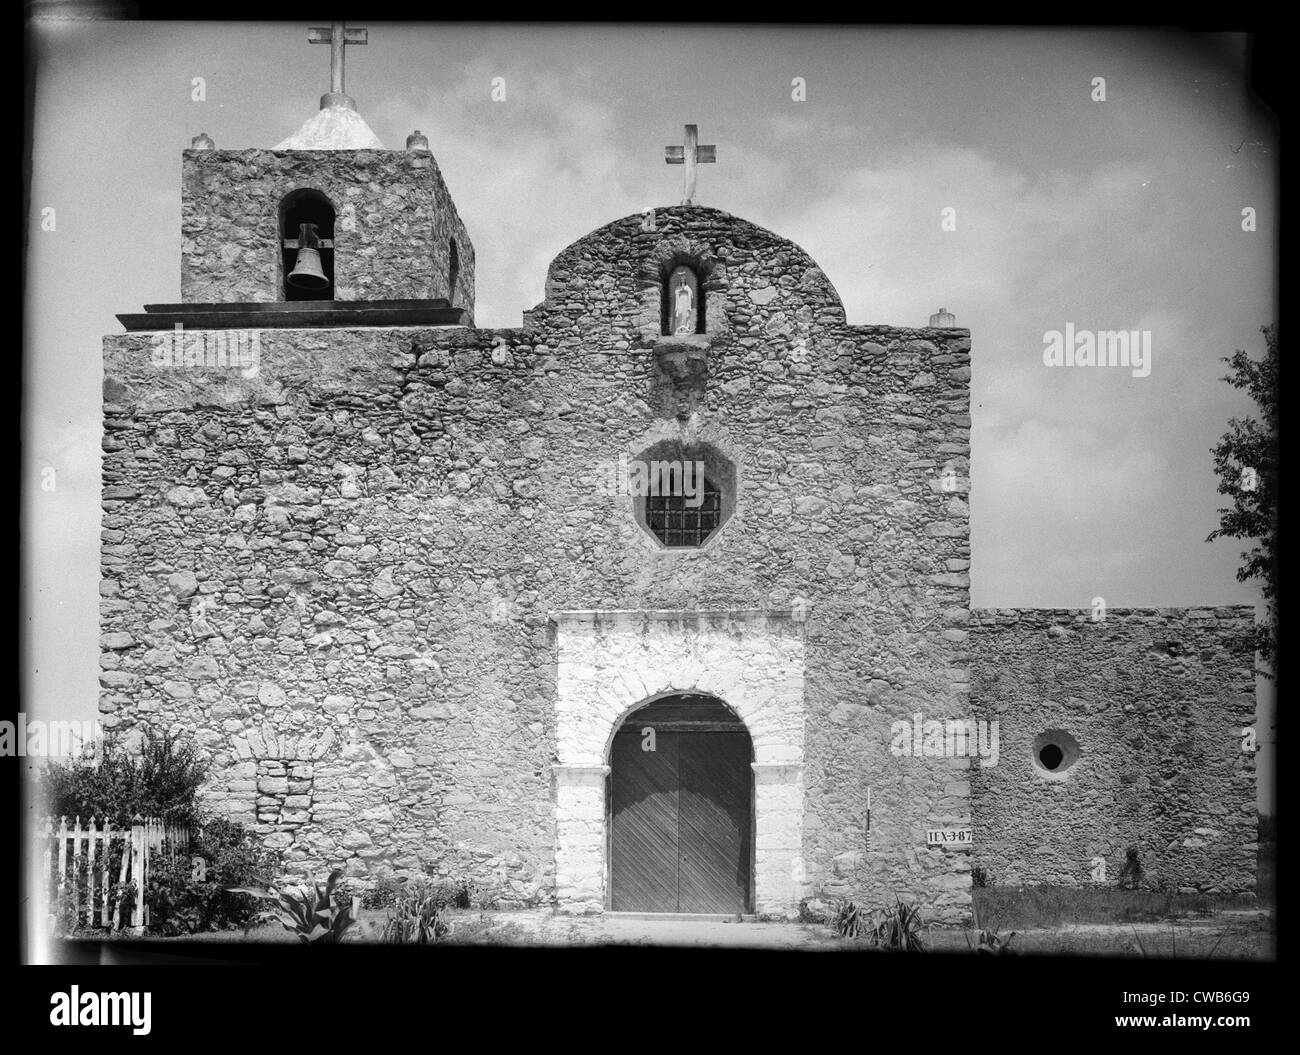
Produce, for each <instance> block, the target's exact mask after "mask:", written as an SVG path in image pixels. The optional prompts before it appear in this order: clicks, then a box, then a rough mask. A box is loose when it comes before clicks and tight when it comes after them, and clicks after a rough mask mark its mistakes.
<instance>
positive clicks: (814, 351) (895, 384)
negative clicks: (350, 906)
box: [101, 152, 970, 920]
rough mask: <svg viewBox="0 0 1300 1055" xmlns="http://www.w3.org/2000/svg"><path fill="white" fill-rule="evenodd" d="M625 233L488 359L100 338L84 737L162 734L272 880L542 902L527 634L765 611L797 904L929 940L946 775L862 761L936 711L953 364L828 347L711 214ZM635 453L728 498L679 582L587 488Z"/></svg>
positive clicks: (534, 677) (816, 305) (676, 570)
mask: <svg viewBox="0 0 1300 1055" xmlns="http://www.w3.org/2000/svg"><path fill="white" fill-rule="evenodd" d="M263 153H264V152H263ZM359 153H364V152H359ZM377 153H378V152H377ZM266 156H268V157H269V156H270V155H266ZM385 156H387V155H385ZM381 161H382V159H379V158H377V159H376V164H379V163H380V162H381ZM257 163H259V159H258V158H252V157H250V158H249V159H248V164H250V165H253V164H257ZM396 163H398V164H400V161H398V162H396ZM189 164H190V162H189V161H188V159H187V166H188V165H189ZM205 164H211V162H210V161H205V160H198V161H196V162H194V166H195V168H194V171H196V172H197V171H199V170H200V169H201V168H202V166H203V165H205ZM187 171H189V170H188V169H187ZM204 178H205V179H206V178H224V177H217V176H216V172H215V171H214V172H205V175H204ZM272 183H273V180H272V179H271V178H270V177H269V176H268V180H267V186H268V188H270V187H271V185H272ZM278 193H279V191H278V189H277V190H276V192H275V193H272V192H271V191H270V190H269V189H268V192H267V194H266V200H267V201H268V202H269V201H271V200H273V199H274V200H278V198H277V197H276V195H277V194H278ZM197 201H198V198H197V197H194V198H192V203H191V204H190V205H188V206H187V210H188V211H187V224H192V223H193V222H194V220H195V217H194V215H193V209H194V203H197ZM231 215H232V219H231V221H230V222H233V215H234V214H233V213H232V214H231ZM359 218H360V217H359ZM213 222H214V223H215V222H217V221H215V220H214V221H213ZM644 227H645V225H644V224H643V220H642V217H641V216H639V215H638V216H632V217H628V218H625V219H623V220H619V221H617V222H615V223H612V224H610V225H608V226H606V227H604V228H601V229H600V230H598V231H596V232H594V233H592V234H591V235H588V236H587V237H586V238H583V239H582V240H580V241H579V242H577V243H575V244H574V245H573V246H571V247H570V248H569V249H567V250H565V251H564V252H563V253H561V254H560V256H559V257H557V258H556V260H555V262H554V264H553V265H552V268H551V271H550V275H549V278H548V283H547V299H546V301H545V302H544V303H543V304H541V305H539V306H538V307H537V308H535V309H533V310H532V311H531V312H529V313H527V314H526V317H525V325H524V327H522V328H519V329H510V330H494V331H487V330H481V331H480V330H472V329H365V330H268V331H262V332H261V335H260V341H261V346H260V347H261V350H260V365H259V368H258V370H257V373H256V376H252V377H245V376H243V372H242V371H240V370H238V369H233V368H232V369H229V370H221V369H209V370H205V369H201V368H194V369H188V370H187V369H176V368H165V367H164V368H160V367H156V366H154V365H153V364H152V361H151V356H150V342H151V337H150V335H147V334H125V335H117V336H112V337H109V338H106V340H105V378H106V380H105V437H104V495H103V498H104V503H103V504H104V522H103V528H104V536H103V538H104V545H103V576H104V578H103V582H102V588H101V592H102V594H103V606H102V624H103V625H102V629H103V656H102V662H103V667H104V670H103V679H102V684H103V693H102V698H101V708H102V711H103V720H104V722H105V724H106V725H109V726H116V727H118V728H120V729H124V730H129V729H138V728H139V727H140V726H143V725H147V724H153V725H161V726H165V727H180V728H185V729H189V730H192V731H193V732H194V733H195V735H197V737H198V738H199V740H200V742H201V743H202V744H203V745H204V746H205V748H206V749H207V750H208V751H210V752H211V755H212V758H213V761H214V763H215V777H214V781H213V784H212V787H211V788H210V791H209V795H210V798H211V800H212V801H213V802H214V803H216V804H218V805H220V806H221V807H222V808H224V809H225V810H227V811H228V812H230V813H231V814H233V815H236V816H240V817H243V818H245V819H247V820H249V821H251V822H254V823H257V824H258V825H259V828H260V830H262V831H263V832H264V833H265V834H266V835H267V836H268V838H269V839H270V840H272V841H273V842H274V843H275V844H277V845H280V846H281V847H283V848H285V849H286V851H287V853H288V855H289V858H290V860H291V861H293V862H295V864H296V865H297V866H298V867H306V866H308V865H311V866H313V867H322V866H323V865H325V864H331V863H339V862H346V864H347V867H348V868H349V871H351V872H354V873H358V874H377V873H379V872H383V871H386V870H390V869H393V870H397V871H399V872H413V871H419V870H421V869H428V870H430V871H433V872H436V873H439V874H443V875H453V876H458V877H473V878H475V879H477V880H478V881H479V882H480V884H482V885H483V886H484V887H485V888H487V889H489V890H493V891H495V892H496V893H497V894H499V896H501V897H502V898H503V899H504V900H505V901H506V902H508V903H509V902H513V903H524V902H530V903H545V902H547V901H549V900H550V899H551V898H553V896H554V889H555V874H554V873H555V846H556V829H555V805H554V801H553V788H552V786H551V766H552V764H553V763H554V762H555V761H556V759H555V750H556V682H555V679H556V645H555V631H554V627H553V625H552V624H551V623H550V622H549V621H548V615H547V614H548V613H549V612H554V611H572V610H587V609H605V610H626V609H633V610H635V609H663V610H683V611H685V610H716V609H744V610H763V609H780V610H787V611H788V610H789V609H790V608H791V607H792V606H794V605H796V604H798V605H800V606H806V611H807V616H806V626H805V631H804V634H805V644H804V662H805V664H806V669H805V671H804V679H805V686H806V687H805V693H806V697H805V708H806V738H805V743H804V751H805V757H804V769H803V777H802V779H803V787H804V819H803V829H802V830H803V835H802V838H803V858H802V861H801V863H800V873H799V876H800V881H801V882H802V883H803V884H804V888H805V892H806V894H807V896H809V897H817V896H825V895H844V896H857V897H860V898H863V899H865V900H867V901H869V902H878V901H881V900H882V899H884V898H887V897H890V896H892V895H893V894H899V895H901V896H904V897H917V898H920V899H921V900H923V901H924V902H925V903H926V904H927V905H928V906H929V907H930V909H931V915H932V916H933V917H935V918H939V919H951V920H955V919H960V918H962V917H963V916H964V915H965V914H966V913H967V911H968V907H967V906H968V904H969V860H968V858H967V856H966V855H965V854H964V853H956V854H954V853H951V852H949V851H944V850H939V849H927V848H926V846H925V845H924V830H925V829H926V828H927V827H934V826H939V825H942V824H947V823H967V824H968V823H970V799H969V785H968V783H967V779H966V774H965V773H954V772H953V770H954V768H957V767H956V766H955V765H954V764H955V763H958V762H961V763H964V761H965V760H957V759H948V760H937V761H938V762H939V763H940V764H934V763H935V761H936V760H930V759H899V758H895V757H894V756H893V755H892V754H891V753H890V750H889V745H890V726H891V723H892V722H893V721H894V720H895V719H897V718H899V717H905V716H910V715H911V714H912V713H914V712H915V711H917V710H923V711H925V712H926V713H927V714H929V713H935V714H942V716H943V717H949V718H956V717H962V716H965V715H966V714H968V713H969V676H968V662H969V659H968V647H967V641H966V636H967V621H968V618H969V581H968V577H967V570H968V567H969V561H970V553H969V544H968V507H967V502H966V492H967V490H968V478H969V463H968V456H969V425H970V418H969V396H968V384H969V376H970V369H969V349H970V339H969V335H968V333H967V332H966V331H963V330H939V329H903V328H893V327H885V326H849V325H846V324H845V321H844V315H843V310H842V308H841V307H840V304H839V300H838V297H837V296H836V295H835V291H834V289H833V288H832V287H831V286H830V283H829V282H828V281H827V280H826V277H825V275H824V274H822V272H821V271H820V270H819V269H818V268H817V267H816V265H815V263H814V262H813V261H812V260H811V259H809V258H808V257H807V255H806V254H804V253H803V252H802V250H800V249H798V247H796V246H794V245H792V244H791V243H789V242H787V241H785V240H783V239H780V238H778V237H777V236H775V235H772V234H771V233H770V232H767V231H764V230H763V229H761V228H758V227H756V226H754V225H752V224H749V223H746V222H744V221H741V220H738V219H736V218H734V217H731V216H729V215H728V214H726V213H723V212H719V211H717V210H713V209H704V208H698V207H694V208H673V209H667V210H660V211H658V212H657V215H656V225H655V228H654V230H646V229H644ZM187 239H190V240H191V241H193V243H194V245H198V241H199V240H194V237H193V234H192V232H191V231H190V229H188V228H187ZM218 241H220V240H219V239H218V240H215V241H213V242H211V243H208V244H210V245H215V244H217V242H218ZM244 244H246V243H244ZM188 253H189V260H190V262H189V263H187V268H188V269H189V273H190V274H192V275H194V276H195V283H197V284H196V285H193V286H192V287H191V288H190V289H189V291H188V292H187V299H195V298H196V297H197V299H236V298H240V299H243V298H247V299H259V297H255V296H252V294H253V293H254V292H255V291H254V290H253V289H251V288H248V289H240V290H238V291H227V292H226V293H224V294H223V296H222V297H220V298H217V297H214V296H213V292H214V285H213V284H215V283H216V282H217V281H218V279H219V278H220V276H222V275H224V276H230V275H231V274H232V273H233V271H232V269H231V267H230V266H229V265H225V266H222V267H220V268H218V266H217V262H216V260H215V259H212V258H205V257H204V256H203V255H202V253H200V252H199V251H198V250H197V249H195V248H193V247H191V249H189V250H188ZM682 258H688V259H691V260H694V261H697V262H700V265H701V269H702V270H707V272H708V274H707V281H706V283H705V295H706V298H707V299H706V306H707V312H708V319H709V332H708V333H707V334H704V335H701V337H700V338H698V339H695V341H694V342H693V352H692V354H697V355H698V353H700V352H702V353H703V362H704V364H705V370H706V373H705V376H704V377H703V380H702V381H701V382H700V383H699V385H698V390H697V391H696V392H695V393H694V395H693V396H692V397H691V399H692V400H694V402H691V401H690V400H688V401H687V405H686V407H685V410H684V411H682V406H683V405H682V404H680V403H678V404H674V403H673V402H672V401H669V402H668V403H667V404H665V403H664V402H662V401H661V400H660V399H659V398H658V396H657V394H656V393H657V391H658V389H657V385H658V384H659V382H660V381H661V379H662V378H661V374H662V370H663V360H664V356H665V355H666V354H667V353H669V352H672V351H673V350H674V349H675V348H677V347H678V346H680V345H681V344H682V343H683V342H680V341H678V342H673V341H671V340H668V339H665V338H661V337H660V336H659V320H658V316H657V311H658V308H657V305H658V303H659V289H658V285H657V283H658V282H659V281H661V280H662V272H663V269H664V268H665V266H666V265H667V264H670V263H672V262H673V261H675V260H678V259H682ZM235 263H237V261H236V262H235ZM386 266H390V265H386ZM378 267H379V265H378V264H376V268H377V269H378ZM234 270H238V268H237V267H236V268H235V269H234ZM225 280H226V281H229V279H228V278H227V279H225ZM390 280H391V281H392V282H397V281H398V279H397V278H396V277H395V276H391V275H388V274H387V273H386V272H385V273H383V274H382V275H381V281H383V282H388V281H390ZM205 282H206V283H209V285H208V287H207V288H206V289H205V288H204V287H203V283H205ZM263 299H264V298H263ZM685 343H687V344H692V342H685ZM674 406H676V407H678V409H679V411H681V412H682V413H683V416H677V414H676V413H674V412H673V407H674ZM665 407H667V409H665ZM663 440H676V441H681V442H683V443H687V444H691V443H707V444H710V445H712V446H713V447H714V448H715V449H716V450H718V451H720V452H721V453H722V455H723V456H724V457H726V458H727V459H729V460H730V462H731V463H732V464H733V465H734V466H735V468H736V499H735V511H734V514H733V516H732V517H731V519H730V520H729V521H728V523H727V524H726V525H725V526H724V527H723V528H722V529H721V531H720V532H719V533H718V535H717V536H716V538H714V539H713V540H711V541H710V544H709V545H708V546H707V547H706V548H704V549H702V550H693V551H681V550H677V551H670V550H665V549H662V548H660V547H659V546H658V545H657V543H656V542H655V541H654V540H653V539H652V538H651V537H650V536H649V535H648V534H647V532H646V531H644V530H643V529H642V528H641V527H640V526H639V525H638V524H637V522H636V519H635V515H634V512H633V507H632V503H631V502H630V500H629V499H628V497H627V496H626V495H619V494H617V493H616V492H615V491H614V489H612V488H611V487H610V486H609V466H610V465H612V464H615V463H616V459H617V457H618V455H619V454H620V453H625V454H628V455H629V456H632V457H635V456H636V455H637V453H638V452H640V451H643V450H645V449H647V448H648V447H649V446H650V445H652V444H654V443H656V442H659V441H663ZM304 745H306V746H305V747H304ZM300 762H301V763H304V764H308V763H309V765H310V769H306V768H303V769H298V768H297V767H296V764H297V763H300ZM277 763H278V765H279V767H281V768H277V765H276V764H277ZM307 780H309V781H310V790H309V791H306V790H305V785H298V786H295V782H301V781H307ZM867 787H871V788H872V789H873V793H872V794H873V798H872V808H873V831H874V834H875V846H876V848H875V850H874V851H872V852H871V853H866V852H864V850H863V834H864V822H865V789H866V788H867ZM281 796H283V798H282V797H281ZM291 798H292V800H293V801H292V802H291V801H290V799H291ZM303 799H309V801H303ZM304 811H305V813H306V818H305V819H304V818H303V813H304ZM273 818H274V819H273Z"/></svg>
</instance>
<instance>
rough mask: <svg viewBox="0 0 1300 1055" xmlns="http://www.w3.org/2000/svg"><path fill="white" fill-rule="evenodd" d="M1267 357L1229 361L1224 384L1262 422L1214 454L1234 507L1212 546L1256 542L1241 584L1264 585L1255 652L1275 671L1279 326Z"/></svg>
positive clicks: (1237, 426) (1240, 573)
mask: <svg viewBox="0 0 1300 1055" xmlns="http://www.w3.org/2000/svg"><path fill="white" fill-rule="evenodd" d="M1260 332H1261V333H1262V334H1263V335H1264V341H1265V344H1266V347H1267V351H1266V353H1265V355H1264V358H1263V359H1252V358H1251V357H1250V356H1248V355H1247V354H1246V353H1245V352H1244V351H1241V350H1240V349H1239V350H1237V351H1235V352H1233V354H1232V355H1231V356H1230V357H1225V358H1224V360H1223V361H1224V362H1225V363H1227V364H1228V367H1229V373H1228V375H1227V376H1226V377H1224V378H1223V380H1225V381H1227V382H1228V384H1230V385H1232V387H1233V388H1241V389H1244V390H1245V391H1246V392H1247V393H1249V395H1250V397H1251V399H1253V400H1254V401H1255V405H1256V406H1258V407H1259V418H1258V419H1256V418H1231V419H1229V421H1228V431H1227V433H1225V435H1224V437H1223V439H1221V440H1220V441H1219V442H1218V443H1217V444H1216V445H1215V446H1214V447H1213V448H1211V453H1212V454H1213V455H1214V471H1215V473H1216V475H1217V476H1218V477H1219V494H1222V495H1229V496H1230V497H1231V498H1232V503H1233V504H1232V506H1231V508H1228V509H1220V510H1219V526H1218V528H1216V529H1215V530H1214V531H1212V532H1210V535H1209V537H1208V538H1207V539H1206V541H1207V542H1213V541H1214V540H1215V539H1216V538H1219V537H1220V536H1224V535H1226V536H1228V537H1229V538H1239V539H1253V540H1255V545H1254V546H1252V547H1251V548H1250V549H1249V550H1246V551H1245V552H1244V553H1242V555H1241V557H1242V561H1243V563H1242V565H1241V567H1240V568H1238V569H1237V581H1238V582H1249V581H1250V580H1251V579H1259V580H1260V581H1261V584H1262V585H1261V592H1262V593H1263V595H1264V600H1265V602H1266V603H1267V615H1266V616H1265V618H1264V619H1263V620H1261V621H1260V622H1259V624H1258V626H1257V627H1256V630H1255V647H1256V649H1257V650H1258V651H1259V654H1260V658H1261V659H1262V660H1263V661H1264V662H1265V663H1267V664H1269V665H1270V666H1271V665H1272V663H1273V661H1274V660H1275V658H1276V656H1277V615H1276V607H1275V606H1276V600H1277V456H1278V444H1277V418H1278V398H1277V395H1278V393H1277V368H1278V348H1277V324H1276V323H1274V324H1273V325H1272V326H1263V327H1261V328H1260Z"/></svg>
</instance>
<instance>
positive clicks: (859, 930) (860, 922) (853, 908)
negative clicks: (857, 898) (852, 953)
mask: <svg viewBox="0 0 1300 1055" xmlns="http://www.w3.org/2000/svg"><path fill="white" fill-rule="evenodd" d="M830 924H831V926H832V927H833V928H834V929H835V932H836V933H837V934H839V936H840V937H841V938H860V937H862V936H863V935H864V934H866V933H867V932H868V930H869V929H870V921H869V920H868V918H867V914H866V913H865V912H863V911H862V909H860V908H858V906H857V903H856V902H854V901H842V902H840V904H839V906H838V908H837V909H836V910H835V912H834V913H833V914H832V915H831V917H830Z"/></svg>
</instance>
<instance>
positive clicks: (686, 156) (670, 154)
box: [664, 125, 718, 205]
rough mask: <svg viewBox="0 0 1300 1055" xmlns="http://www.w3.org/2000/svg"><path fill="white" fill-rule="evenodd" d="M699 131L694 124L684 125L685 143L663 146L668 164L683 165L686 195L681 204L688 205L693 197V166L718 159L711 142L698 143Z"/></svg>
mask: <svg viewBox="0 0 1300 1055" xmlns="http://www.w3.org/2000/svg"><path fill="white" fill-rule="evenodd" d="M699 138H700V132H699V129H698V128H697V127H696V126H695V125H687V126H686V143H685V145H684V146H680V147H665V148H664V161H665V163H667V164H669V165H685V166H686V172H685V184H686V197H685V198H684V199H683V201H682V204H683V205H690V204H691V199H692V198H694V197H695V166H696V165H697V164H700V165H711V164H713V163H714V162H715V161H717V160H718V148H717V147H716V146H714V145H713V144H709V145H708V146H700V145H699Z"/></svg>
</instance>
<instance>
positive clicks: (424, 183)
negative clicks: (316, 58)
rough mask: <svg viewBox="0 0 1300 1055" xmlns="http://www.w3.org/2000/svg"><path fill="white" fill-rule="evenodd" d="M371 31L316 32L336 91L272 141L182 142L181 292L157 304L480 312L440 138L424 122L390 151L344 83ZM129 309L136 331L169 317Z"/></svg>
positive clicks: (433, 314) (246, 310)
mask: <svg viewBox="0 0 1300 1055" xmlns="http://www.w3.org/2000/svg"><path fill="white" fill-rule="evenodd" d="M366 37H367V31H366V30H364V29H358V28H348V27H345V26H344V25H343V24H342V23H337V22H336V23H334V24H333V26H331V27H329V28H322V29H312V30H311V31H310V33H309V36H308V40H309V41H310V42H311V43H316V44H329V45H330V56H331V62H330V91H329V92H327V93H325V94H323V95H322V96H321V98H320V109H319V110H318V112H317V113H315V114H314V115H313V116H312V117H311V118H309V119H308V120H307V121H306V122H305V123H304V124H303V125H302V127H301V128H299V129H298V131H297V132H295V133H294V134H293V135H291V136H289V137H288V138H287V139H285V140H283V141H282V142H280V143H278V144H276V145H275V146H274V147H273V148H271V149H269V150H268V149H258V148H255V149H248V150H228V149H218V148H217V144H215V143H214V142H213V141H212V139H211V138H210V137H208V136H207V135H206V134H201V135H199V136H196V137H195V138H194V140H193V142H192V144H191V147H190V149H188V150H185V151H183V152H182V157H181V228H182V238H181V301H182V304H181V305H153V306H148V307H146V314H149V315H158V314H160V312H159V310H158V309H169V308H170V309H176V308H182V307H183V308H184V309H185V312H184V314H186V315H187V316H190V317H189V318H186V319H184V320H180V319H177V320H175V321H183V322H184V323H185V325H186V326H187V327H189V326H203V325H209V324H212V325H217V324H218V323H216V322H213V321H212V320H209V319H199V318H193V317H192V316H194V315H195V314H196V313H197V314H199V315H210V316H213V317H214V318H215V317H216V316H222V317H224V318H228V317H229V316H230V315H231V314H232V313H235V314H242V315H245V316H247V315H256V316H258V317H259V318H260V317H265V315H266V314H267V313H268V312H271V311H280V312H285V311H290V310H293V311H294V313H295V314H298V315H302V314H303V313H306V312H313V311H314V312H317V313H336V314H337V313H346V312H351V313H352V314H353V315H355V314H356V313H357V312H358V311H362V310H365V311H367V312H372V313H373V312H375V311H380V312H383V313H384V314H385V319H384V322H385V323H386V324H389V325H472V324H473V314H474V247H473V244H472V243H471V241H470V239H469V235H468V233H467V232H466V230H465V225H464V224H463V223H462V222H461V219H460V215H459V214H458V213H457V211H456V205H455V203H454V202H453V201H452V198H451V194H450V192H449V191H448V189H447V185H446V183H445V182H444V180H443V178H442V173H441V172H440V171H439V169H438V164H437V162H436V161H435V160H434V157H433V154H432V153H431V151H430V149H429V141H428V139H427V138H426V137H425V136H423V135H422V134H421V133H420V132H419V131H416V132H414V133H413V134H412V135H410V136H408V137H407V139H406V145H405V149H402V150H389V149H386V148H385V147H384V144H383V143H381V142H380V140H379V138H378V136H376V135H375V133H374V132H373V131H372V130H371V129H370V127H369V125H367V124H366V121H365V119H364V118H363V117H362V116H361V114H360V113H359V112H358V110H357V107H356V103H355V101H354V100H353V99H352V97H351V96H349V95H348V94H347V93H346V91H345V85H344V68H343V56H344V54H345V51H346V48H347V47H348V46H349V45H358V44H365V43H367V39H366ZM236 306H238V307H236ZM288 306H292V309H291V308H290V307H288ZM394 313H397V314H396V315H394ZM412 313H414V314H412ZM162 314H167V312H166V311H163V312H162ZM171 314H176V312H174V311H173V312H171ZM389 316H392V317H391V318H389ZM120 318H121V319H122V321H123V323H124V324H125V325H127V327H128V328H130V329H137V328H139V329H154V328H169V327H170V325H171V323H170V322H169V321H168V320H163V319H152V320H150V321H151V325H147V326H141V325H138V319H139V318H140V317H138V316H120ZM373 318H374V321H376V322H378V321H380V320H379V318H378V316H374V317H373ZM133 323H135V324H133ZM235 324H236V325H244V326H247V325H250V324H251V325H257V324H258V323H250V322H248V321H247V320H245V321H242V322H239V323H235ZM298 324H299V325H341V324H347V323H344V322H339V321H324V322H315V323H312V322H306V323H304V322H299V323H298Z"/></svg>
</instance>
